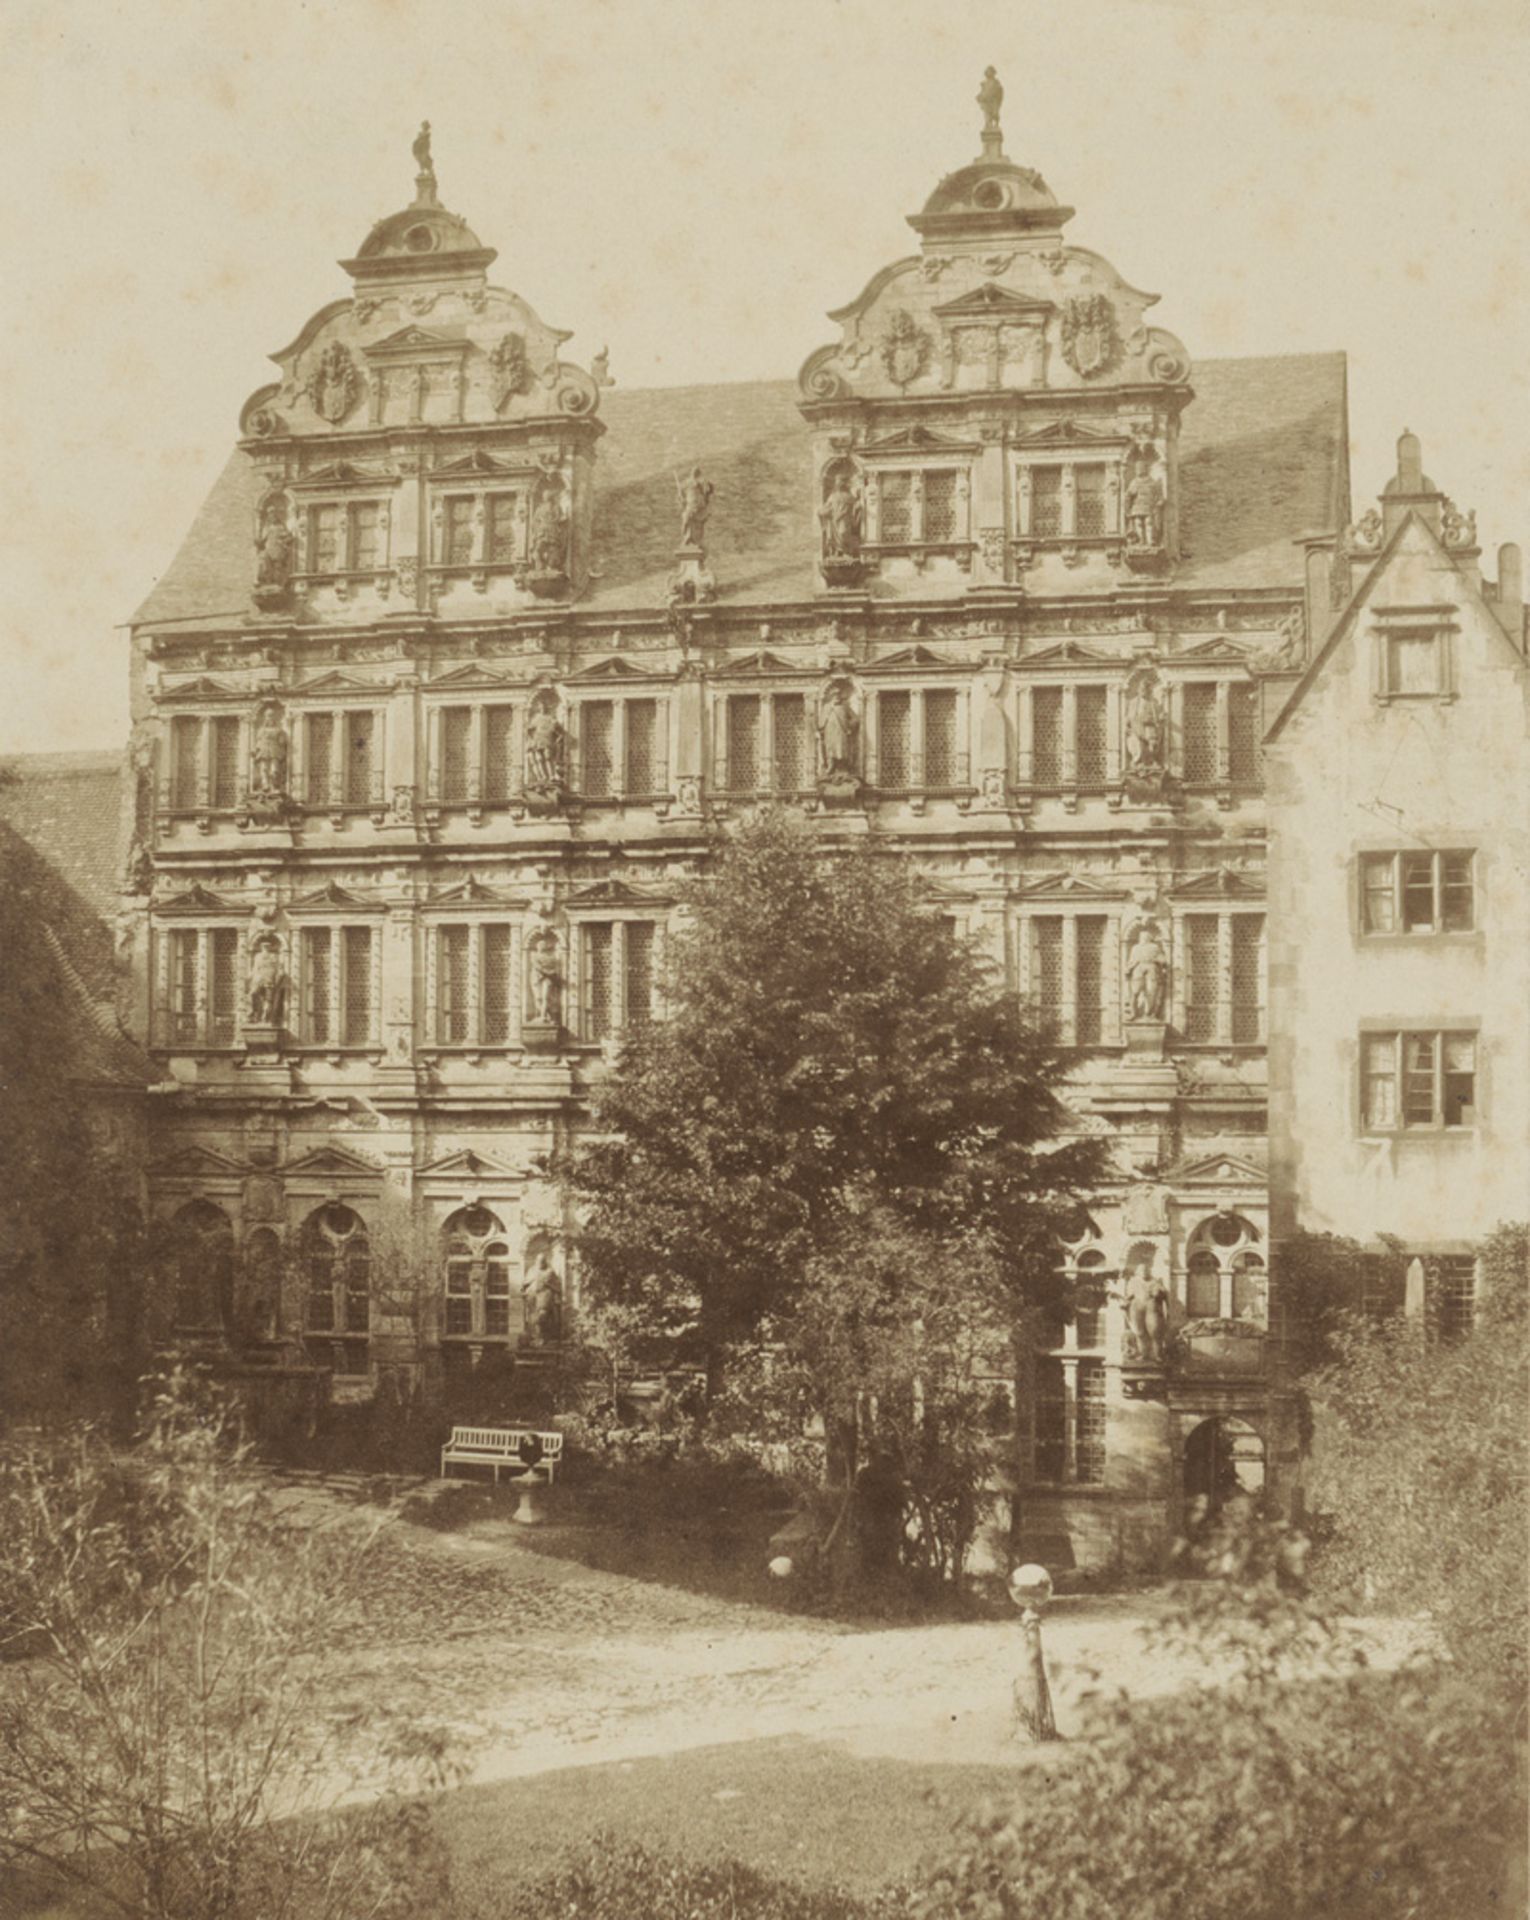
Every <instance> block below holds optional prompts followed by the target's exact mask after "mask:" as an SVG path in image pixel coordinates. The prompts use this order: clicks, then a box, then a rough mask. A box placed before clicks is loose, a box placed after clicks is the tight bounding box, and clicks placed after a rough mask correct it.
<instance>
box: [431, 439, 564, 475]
mask: <svg viewBox="0 0 1530 1920" xmlns="http://www.w3.org/2000/svg"><path fill="white" fill-rule="evenodd" d="M540 471H541V469H540V467H539V466H538V464H537V462H536V461H534V460H520V461H516V460H496V459H495V457H494V455H493V454H492V453H490V452H488V451H487V449H486V448H483V447H475V448H474V449H473V451H472V452H471V453H465V454H463V456H462V458H461V459H460V460H448V461H445V462H444V463H443V464H442V465H441V466H439V467H433V468H432V469H431V476H430V477H431V478H432V479H433V480H445V479H458V478H460V477H462V476H463V475H465V474H503V475H504V476H505V477H506V478H507V479H520V478H524V477H525V475H527V474H529V473H538V472H540Z"/></svg>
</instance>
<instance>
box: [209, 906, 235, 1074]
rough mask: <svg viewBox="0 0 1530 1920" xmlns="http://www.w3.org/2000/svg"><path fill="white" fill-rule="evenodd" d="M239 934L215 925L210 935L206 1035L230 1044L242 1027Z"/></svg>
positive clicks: (218, 1043)
mask: <svg viewBox="0 0 1530 1920" xmlns="http://www.w3.org/2000/svg"><path fill="white" fill-rule="evenodd" d="M238 977H239V933H238V930H237V929H236V928H234V927H214V928H213V929H212V930H211V932H209V934H208V936H207V1038H208V1040H209V1042H210V1043H211V1044H212V1045H213V1046H215V1047H231V1046H232V1045H233V1044H234V1041H235V1039H236V1037H237V1034H238V1026H239V999H238V992H239V987H238Z"/></svg>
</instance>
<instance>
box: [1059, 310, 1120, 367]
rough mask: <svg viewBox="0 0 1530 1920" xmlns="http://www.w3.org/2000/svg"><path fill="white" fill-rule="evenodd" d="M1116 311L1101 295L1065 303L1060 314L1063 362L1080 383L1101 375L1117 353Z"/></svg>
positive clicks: (1118, 339)
mask: <svg viewBox="0 0 1530 1920" xmlns="http://www.w3.org/2000/svg"><path fill="white" fill-rule="evenodd" d="M1120 344H1121V336H1120V333H1119V332H1118V330H1117V327H1116V310H1115V308H1114V307H1113V306H1112V305H1111V304H1110V301H1109V300H1108V299H1107V298H1106V297H1105V295H1104V294H1103V293H1090V294H1085V295H1083V296H1081V297H1080V298H1078V299H1076V300H1069V301H1068V302H1067V303H1066V304H1065V305H1064V307H1063V310H1062V351H1063V358H1064V360H1066V361H1067V363H1068V365H1069V366H1070V367H1072V369H1073V371H1074V372H1075V373H1076V374H1077V375H1078V376H1079V378H1080V379H1081V380H1088V379H1090V378H1091V377H1092V376H1093V375H1095V374H1097V373H1103V372H1104V371H1105V369H1106V368H1107V367H1108V366H1109V365H1110V364H1111V362H1112V361H1113V360H1114V359H1115V357H1116V354H1117V353H1118V352H1119V350H1120Z"/></svg>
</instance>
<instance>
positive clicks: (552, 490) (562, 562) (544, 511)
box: [531, 482, 568, 574]
mask: <svg viewBox="0 0 1530 1920" xmlns="http://www.w3.org/2000/svg"><path fill="white" fill-rule="evenodd" d="M567 563H568V517H567V515H566V514H565V513H564V511H563V489H562V487H561V486H559V485H558V484H557V483H556V482H553V483H552V484H551V485H549V486H545V487H544V488H543V489H542V491H541V493H540V494H539V495H538V496H537V504H536V506H535V508H534V509H533V510H532V515H531V564H532V567H533V568H534V569H535V571H536V572H538V573H546V574H550V573H560V574H561V573H562V572H563V571H564V570H565V568H566V566H567Z"/></svg>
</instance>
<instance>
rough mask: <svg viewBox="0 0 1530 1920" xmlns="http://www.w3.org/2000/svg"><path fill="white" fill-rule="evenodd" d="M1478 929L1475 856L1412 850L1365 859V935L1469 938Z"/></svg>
mask: <svg viewBox="0 0 1530 1920" xmlns="http://www.w3.org/2000/svg"><path fill="white" fill-rule="evenodd" d="M1475 924H1476V902H1475V898H1474V888H1473V880H1472V855H1471V854H1470V853H1469V852H1466V851H1453V852H1448V853H1437V852H1433V851H1423V850H1419V849H1416V848H1410V849H1409V850H1408V851H1406V852H1402V853H1364V854H1361V856H1360V926H1361V929H1362V931H1363V932H1365V933H1397V932H1402V933H1412V934H1432V933H1442V932H1443V933H1469V932H1470V931H1471V930H1472V928H1473V926H1474V925H1475Z"/></svg>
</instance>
